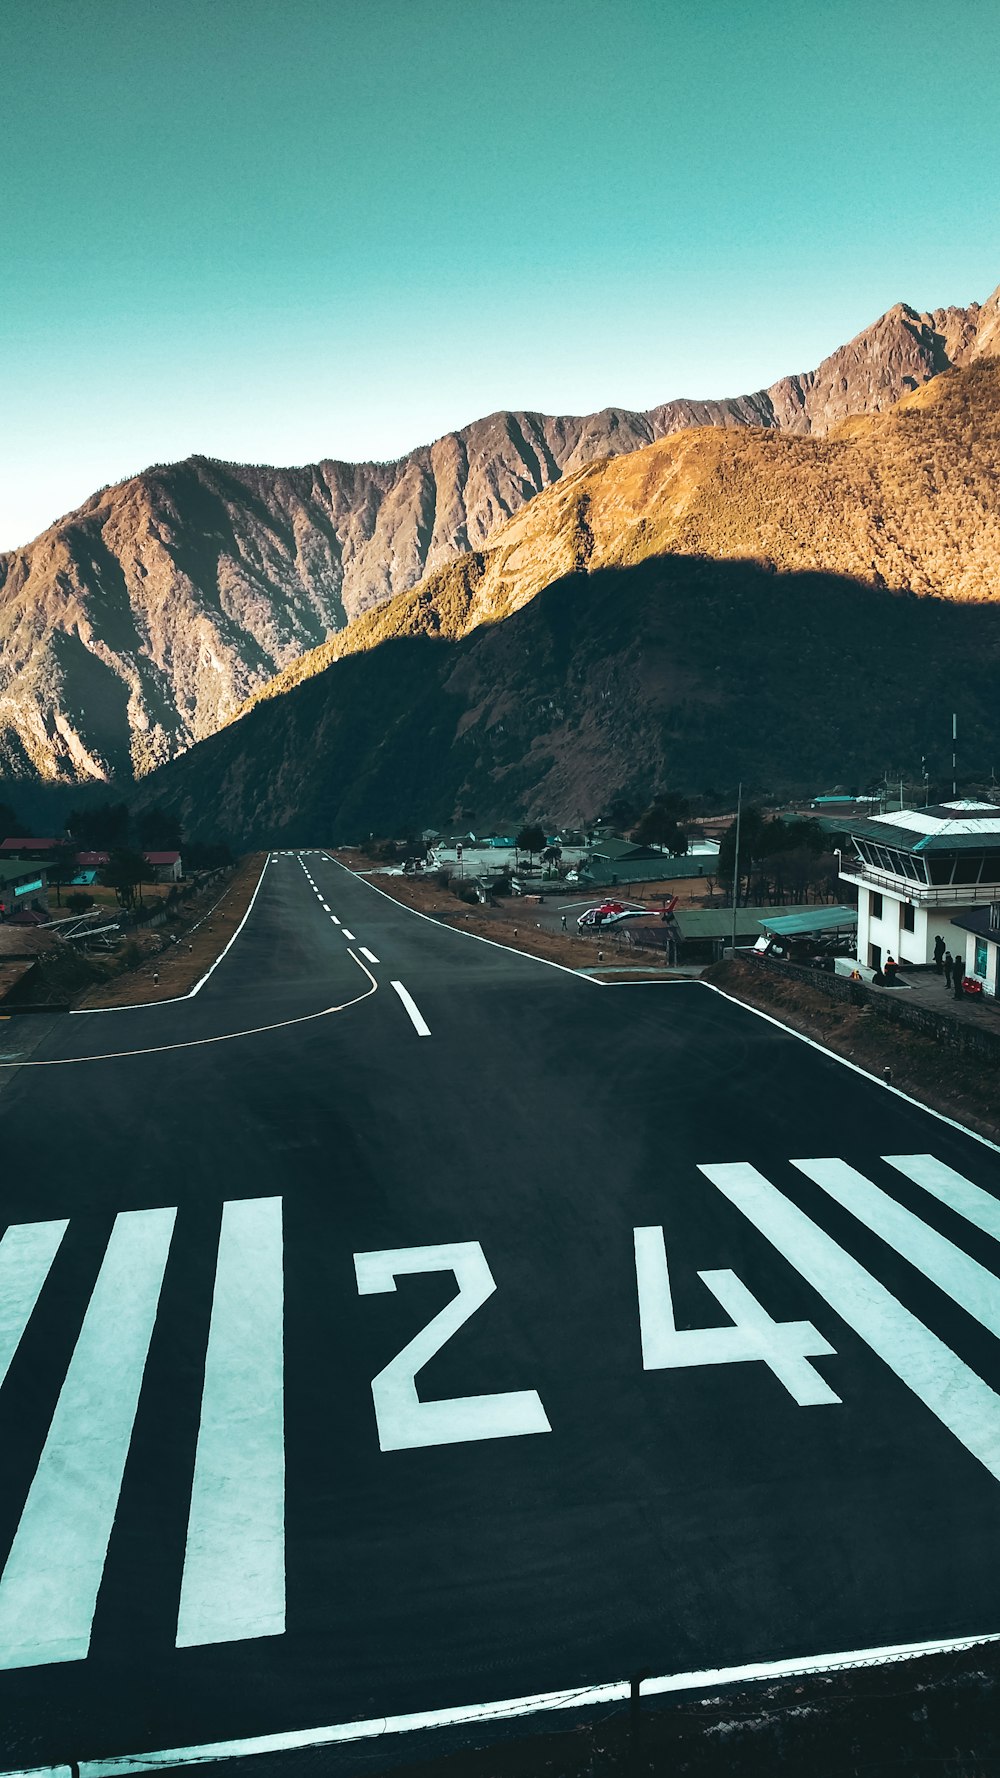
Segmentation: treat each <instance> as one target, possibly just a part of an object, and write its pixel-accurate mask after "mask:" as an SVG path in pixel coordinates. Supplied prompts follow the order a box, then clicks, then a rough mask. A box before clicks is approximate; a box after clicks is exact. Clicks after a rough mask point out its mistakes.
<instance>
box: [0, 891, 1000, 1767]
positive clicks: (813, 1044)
mask: <svg viewBox="0 0 1000 1778" xmlns="http://www.w3.org/2000/svg"><path fill="white" fill-rule="evenodd" d="M331 862H333V861H331ZM345 868H346V866H343V865H342V866H341V869H345ZM376 893H377V894H379V895H381V894H382V891H381V890H377V891H376ZM469 936H470V937H472V936H474V935H473V934H471V933H470V935H469ZM616 985H617V986H622V987H625V986H629V985H631V986H633V987H636V988H659V987H663V986H664V985H666V984H664V983H662V982H634V983H631V984H628V983H624V982H623V983H620V984H616ZM677 985H678V986H680V985H681V984H677ZM690 986H691V987H692V988H707V989H708V991H709V993H710V994H718V995H720V997H721V998H722V999H723V1000H728V1001H729V1002H730V1005H732V1006H740V1007H742V1009H743V1011H744V1012H748V1013H753V1015H754V1017H755V1018H758V1019H763V1020H764V1021H765V1022H766V1023H767V1024H768V1025H774V1026H775V1028H776V1029H777V1030H778V1031H783V1032H784V1034H785V1036H786V1037H797V1038H798V1040H799V1042H800V1043H805V1044H808V1046H809V1048H810V1049H811V1050H818V1051H819V1054H820V1055H821V1056H825V1057H826V1059H827V1061H828V1062H836V1063H838V1064H839V1066H840V1067H841V1068H849V1069H850V1071H851V1073H852V1074H860V1076H861V1078H862V1080H866V1081H867V1082H868V1085H869V1086H877V1087H878V1088H879V1090H880V1092H883V1093H892V1095H893V1096H894V1098H896V1099H902V1100H903V1102H904V1104H906V1105H914V1106H916V1109H917V1110H918V1111H922V1112H923V1113H924V1115H925V1116H926V1117H936V1118H937V1120H938V1122H939V1123H942V1124H947V1125H948V1126H949V1128H950V1129H952V1130H958V1132H959V1134H960V1135H962V1136H967V1137H968V1138H969V1139H970V1141H972V1142H979V1143H981V1144H982V1146H983V1148H990V1149H992V1150H993V1153H994V1154H1000V1143H997V1142H991V1141H990V1138H989V1137H988V1136H980V1134H979V1131H978V1130H970V1129H969V1127H968V1125H967V1124H960V1123H959V1121H958V1119H957V1118H954V1117H949V1116H948V1114H947V1112H945V1111H936V1110H935V1108H934V1106H933V1105H925V1104H924V1102H923V1100H922V1099H914V1098H913V1096H912V1094H911V1093H904V1092H903V1089H902V1087H894V1086H890V1085H889V1084H888V1082H886V1081H883V1080H879V1079H878V1077H877V1076H876V1075H874V1074H870V1073H869V1072H868V1069H867V1068H861V1067H859V1066H858V1064H857V1062H849V1061H848V1059H847V1057H846V1056H841V1055H838V1053H837V1051H836V1050H831V1049H827V1047H826V1045H825V1044H822V1043H817V1041H816V1039H815V1037H807V1036H806V1035H805V1032H803V1031H797V1030H796V1029H795V1026H794V1025H783V1024H782V1022H781V1020H780V1019H776V1018H775V1017H774V1014H773V1013H769V1012H761V1009H760V1007H759V1006H752V1005H751V1004H750V1002H749V1001H748V1000H740V998H739V996H738V995H736V994H727V993H726V990H725V988H719V987H717V986H716V984H715V982H701V981H699V982H692V983H691V984H690ZM0 1778H3V1775H2V1774H0Z"/></svg>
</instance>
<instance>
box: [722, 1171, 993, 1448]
mask: <svg viewBox="0 0 1000 1778" xmlns="http://www.w3.org/2000/svg"><path fill="white" fill-rule="evenodd" d="M699 1172H701V1173H704V1175H705V1178H706V1179H709V1180H711V1182H712V1184H713V1185H715V1186H717V1187H718V1189H719V1191H721V1192H722V1194H723V1196H724V1197H726V1198H728V1199H729V1202H730V1203H731V1204H734V1205H735V1206H736V1209H737V1210H741V1211H742V1212H743V1215H744V1216H745V1217H746V1218H747V1220H748V1221H749V1222H751V1223H753V1225H754V1227H755V1228H756V1229H759V1231H760V1233H761V1234H762V1235H763V1236H764V1237H765V1239H767V1240H768V1241H770V1242H771V1244H772V1246H773V1247H775V1248H776V1249H777V1251H778V1252H779V1253H780V1254H782V1255H783V1256H784V1258H785V1259H787V1261H788V1263H789V1265H791V1266H794V1268H795V1270H796V1271H797V1272H800V1273H801V1275H802V1277H803V1278H804V1279H805V1280H806V1282H807V1283H808V1284H811V1285H812V1287H813V1289H814V1290H816V1291H818V1292H819V1294H820V1296H821V1297H823V1298H824V1299H825V1301H826V1302H828V1303H829V1305H830V1307H831V1309H833V1310H834V1311H835V1312H836V1314H838V1315H839V1316H840V1318H841V1320H842V1321H844V1322H846V1323H847V1326H848V1327H852V1328H853V1329H854V1331H855V1333H856V1334H857V1335H858V1337H859V1338H860V1339H862V1340H864V1341H865V1344H866V1345H868V1346H870V1347H871V1349H872V1351H873V1352H874V1353H875V1354H876V1355H877V1356H878V1357H879V1358H881V1359H882V1361H883V1362H884V1363H885V1364H887V1365H888V1366H889V1369H890V1370H891V1371H893V1372H894V1373H895V1375H896V1376H897V1377H898V1378H899V1379H900V1382H902V1383H905V1384H906V1387H907V1388H908V1389H911V1390H912V1391H913V1393H914V1395H915V1396H917V1398H918V1400H920V1401H922V1402H923V1403H924V1405H925V1406H926V1407H928V1408H930V1410H931V1413H932V1414H936V1416H937V1418H938V1419H939V1420H940V1421H941V1423H942V1425H943V1426H946V1427H947V1428H948V1430H949V1432H952V1433H954V1435H955V1437H956V1438H957V1439H958V1440H959V1442H960V1443H961V1444H963V1445H964V1446H965V1448H966V1450H967V1451H969V1452H970V1453H971V1454H972V1456H973V1457H977V1458H978V1459H979V1462H980V1463H982V1464H983V1466H984V1467H985V1468H986V1469H988V1470H989V1472H990V1474H991V1475H992V1476H995V1477H996V1479H997V1480H998V1481H1000V1396H998V1395H996V1394H994V1392H993V1390H992V1389H990V1387H989V1386H988V1384H986V1383H984V1382H983V1380H982V1378H981V1377H979V1376H977V1375H976V1373H975V1371H973V1370H970V1369H969V1367H968V1365H966V1364H963V1363H962V1360H961V1359H960V1358H959V1357H957V1356H956V1354H955V1353H954V1352H952V1351H951V1349H950V1347H948V1346H946V1345H945V1343H944V1341H943V1340H939V1339H938V1337H937V1335H936V1334H933V1333H931V1331H930V1329H929V1328H927V1327H925V1326H924V1324H923V1322H922V1321H918V1320H917V1317H916V1316H915V1315H911V1313H910V1311H909V1309H905V1308H904V1307H903V1305H902V1303H900V1302H898V1301H897V1299H896V1298H895V1297H894V1296H892V1295H891V1294H890V1293H889V1291H888V1290H886V1288H885V1286H884V1285H883V1284H880V1283H879V1282H878V1279H877V1278H873V1277H872V1275H871V1273H870V1272H867V1271H866V1270H865V1268H864V1266H862V1265H860V1264H859V1262H858V1261H857V1260H856V1259H853V1258H852V1257H851V1255H850V1254H849V1253H845V1251H844V1249H843V1248H842V1247H839V1246H838V1245H837V1242H836V1241H834V1240H833V1239H832V1237H831V1236H830V1235H828V1234H826V1233H825V1231H824V1230H823V1229H821V1228H819V1227H818V1226H817V1225H816V1223H814V1222H812V1221H811V1220H810V1218H809V1217H808V1216H806V1215H805V1213H804V1212H803V1211H801V1210H800V1209H799V1208H798V1206H797V1205H796V1204H793V1203H792V1202H791V1201H790V1199H788V1198H786V1197H784V1196H783V1194H782V1193H781V1192H779V1191H778V1190H777V1188H776V1187H775V1186H773V1185H772V1184H771V1182H770V1180H768V1179H765V1178H764V1176H763V1174H762V1173H758V1171H757V1169H756V1167H752V1166H750V1164H749V1163H748V1162H746V1161H736V1162H734V1163H731V1164H729V1165H726V1166H699ZM835 1380H836V1379H834V1381H835Z"/></svg>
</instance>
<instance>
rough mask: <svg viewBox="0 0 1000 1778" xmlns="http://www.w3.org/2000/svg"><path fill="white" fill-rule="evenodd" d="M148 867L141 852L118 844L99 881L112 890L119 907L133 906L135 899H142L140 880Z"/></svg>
mask: <svg viewBox="0 0 1000 1778" xmlns="http://www.w3.org/2000/svg"><path fill="white" fill-rule="evenodd" d="M148 868H149V867H148V866H147V864H146V860H145V859H144V858H143V856H142V853H141V852H130V851H128V850H127V848H125V847H123V846H120V847H118V848H117V849H116V850H115V851H114V852H112V854H111V857H110V858H109V859H108V862H107V864H106V865H105V866H104V869H103V870H102V872H101V881H102V882H103V883H106V884H107V886H108V888H109V889H113V890H114V892H115V894H116V896H117V898H118V905H119V907H123V908H133V907H135V904H136V900H137V899H138V900H140V901H141V900H142V881H143V878H144V877H145V875H146V872H147V870H148Z"/></svg>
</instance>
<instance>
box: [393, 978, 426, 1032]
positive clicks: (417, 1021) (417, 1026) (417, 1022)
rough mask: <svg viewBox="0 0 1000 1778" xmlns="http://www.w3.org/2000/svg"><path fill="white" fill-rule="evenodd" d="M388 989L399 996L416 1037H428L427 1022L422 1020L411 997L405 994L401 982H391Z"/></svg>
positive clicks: (417, 1007)
mask: <svg viewBox="0 0 1000 1778" xmlns="http://www.w3.org/2000/svg"><path fill="white" fill-rule="evenodd" d="M390 987H392V988H394V989H395V991H396V993H397V994H398V995H399V998H400V1000H401V1001H402V1002H403V1005H404V1007H405V1009H406V1012H407V1015H408V1017H409V1019H410V1021H411V1023H412V1025H413V1029H414V1030H415V1032H416V1033H417V1036H418V1037H429V1036H430V1034H431V1028H430V1026H429V1025H428V1023H427V1020H426V1019H425V1018H424V1015H423V1013H422V1012H421V1011H420V1008H419V1006H417V1004H416V1002H415V1000H414V999H413V996H412V995H411V994H408V993H407V991H406V989H405V988H404V987H403V984H402V982H391V983H390Z"/></svg>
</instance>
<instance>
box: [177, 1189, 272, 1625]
mask: <svg viewBox="0 0 1000 1778" xmlns="http://www.w3.org/2000/svg"><path fill="white" fill-rule="evenodd" d="M283 1312H284V1292H283V1285H282V1228H281V1199H280V1198H246V1199H238V1200H235V1201H233V1202H230V1203H227V1204H225V1205H224V1206H223V1211H222V1233H221V1235H220V1238H219V1257H218V1263H217V1266H216V1273H215V1294H214V1297H213V1300H212V1322H211V1327H210V1329H209V1335H208V1353H207V1356H206V1359H205V1387H204V1392H203V1394H202V1399H201V1425H200V1427H199V1431H198V1454H197V1456H196V1458H195V1466H194V1483H193V1485H192V1490H191V1513H190V1517H189V1519H188V1534H187V1547H186V1549H185V1553H184V1578H183V1580H182V1582H181V1600H180V1610H179V1613H178V1619H177V1647H178V1648H193V1647H195V1646H197V1645H199V1644H201V1643H205V1642H238V1641H241V1640H243V1639H244V1638H247V1637H253V1636H280V1635H282V1634H283V1633H284V1628H285V1425H284V1391H283V1384H282V1375H283V1357H282V1317H283Z"/></svg>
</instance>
